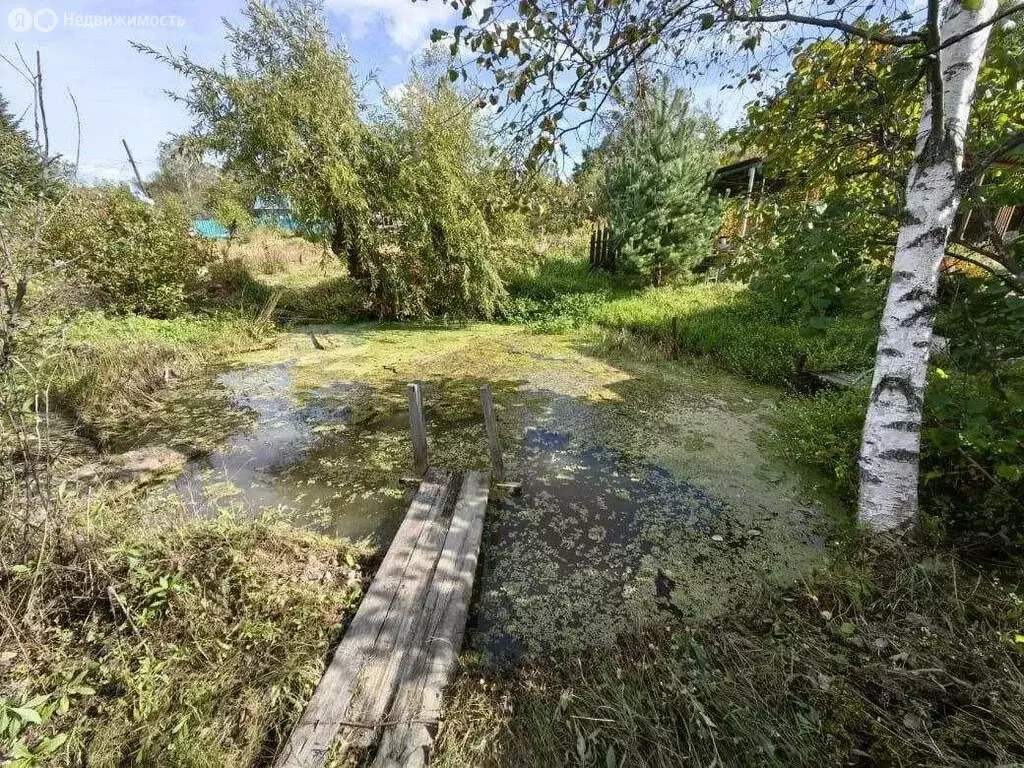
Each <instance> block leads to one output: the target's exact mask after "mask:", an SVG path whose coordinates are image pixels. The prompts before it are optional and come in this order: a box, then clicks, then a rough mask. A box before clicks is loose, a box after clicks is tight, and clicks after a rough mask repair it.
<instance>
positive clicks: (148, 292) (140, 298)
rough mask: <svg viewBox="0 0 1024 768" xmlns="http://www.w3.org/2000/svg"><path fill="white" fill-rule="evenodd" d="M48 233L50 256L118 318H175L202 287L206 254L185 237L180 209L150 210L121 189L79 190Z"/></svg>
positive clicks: (186, 225) (198, 243)
mask: <svg viewBox="0 0 1024 768" xmlns="http://www.w3.org/2000/svg"><path fill="white" fill-rule="evenodd" d="M46 234H47V236H46V241H47V248H48V249H49V250H50V252H51V255H52V257H53V258H54V259H55V260H60V261H66V262H68V263H69V264H70V266H71V269H72V274H74V275H75V276H76V278H78V279H81V280H84V281H87V282H88V284H89V285H91V286H92V287H94V288H95V289H96V292H97V294H98V295H99V297H100V301H101V303H102V305H103V306H104V307H106V308H108V309H111V310H113V311H115V312H118V313H122V314H128V313H137V314H141V315H148V316H151V317H173V316H174V315H177V314H179V313H180V312H181V311H182V310H183V309H185V307H186V305H187V303H188V301H189V300H190V299H191V298H192V297H193V296H194V295H196V293H197V291H198V290H199V289H200V288H201V286H202V284H203V282H204V279H205V266H206V264H207V263H208V261H209V260H210V257H211V251H210V249H209V248H208V246H207V245H206V244H204V243H202V242H201V241H199V240H197V239H196V238H193V237H192V236H191V235H190V233H189V219H188V217H187V216H186V215H185V212H184V210H183V209H182V208H181V207H180V206H179V205H177V204H175V203H173V202H168V203H166V204H163V205H160V206H155V207H149V206H146V205H144V204H143V203H140V202H138V201H137V200H135V199H133V198H132V196H131V195H130V194H129V193H128V192H127V190H122V189H113V188H102V189H80V190H76V191H75V192H73V193H72V195H71V197H70V198H69V200H68V201H67V202H66V203H65V204H64V205H63V206H62V207H60V208H59V209H58V212H57V214H56V216H55V218H54V219H53V221H52V222H51V223H50V225H49V227H48V230H47V233H46Z"/></svg>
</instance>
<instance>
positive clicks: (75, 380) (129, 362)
mask: <svg viewBox="0 0 1024 768" xmlns="http://www.w3.org/2000/svg"><path fill="white" fill-rule="evenodd" d="M252 331H253V325H252V320H251V318H250V317H249V315H247V314H245V313H243V312H238V311H222V312H219V313H216V314H211V315H182V316H180V317H177V318H174V319H169V320H157V319H153V318H147V317H138V316H132V315H129V316H125V317H107V316H104V315H103V314H100V313H97V312H82V313H80V314H78V315H76V317H75V318H74V320H73V321H72V322H71V323H70V325H69V326H68V329H67V343H66V345H65V346H64V347H63V348H62V350H61V352H60V353H59V354H57V355H55V356H54V357H53V359H52V360H51V361H50V363H49V365H50V367H51V368H52V371H53V374H52V375H53V378H52V381H53V384H52V387H53V391H52V393H51V401H52V403H53V404H54V405H56V406H59V407H61V408H63V409H64V410H67V411H70V413H71V414H72V415H73V416H74V417H75V418H76V419H77V420H79V421H80V422H82V423H83V424H84V425H85V426H87V427H88V428H89V429H90V430H92V431H93V433H94V437H96V438H97V439H98V440H99V441H100V442H102V434H103V430H104V424H105V423H106V422H111V421H116V420H118V419H121V420H128V419H129V418H130V417H131V416H132V414H133V413H134V412H137V411H139V410H145V409H147V408H149V407H151V406H152V403H153V399H152V398H153V396H154V394H155V393H156V392H157V391H158V390H160V389H162V388H163V387H166V386H167V385H168V384H170V383H172V382H173V381H176V380H178V379H181V378H185V377H187V376H189V375H191V374H193V373H195V372H196V371H198V370H199V369H200V368H201V367H202V366H203V365H205V364H206V363H208V362H209V361H210V360H212V359H216V358H219V357H222V356H224V355H227V354H229V353H231V352H234V351H241V350H243V349H247V348H252V347H254V346H258V345H259V344H260V343H261V341H260V338H259V337H258V336H254V335H253V333H252Z"/></svg>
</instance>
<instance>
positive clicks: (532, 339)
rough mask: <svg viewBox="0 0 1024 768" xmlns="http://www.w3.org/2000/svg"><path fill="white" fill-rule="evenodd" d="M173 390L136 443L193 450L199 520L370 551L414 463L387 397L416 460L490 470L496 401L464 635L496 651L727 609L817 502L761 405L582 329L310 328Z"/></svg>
mask: <svg viewBox="0 0 1024 768" xmlns="http://www.w3.org/2000/svg"><path fill="white" fill-rule="evenodd" d="M315 332H316V333H317V335H318V338H320V339H322V343H324V344H326V345H327V346H328V349H326V350H324V351H318V350H315V349H314V348H313V347H312V344H311V342H310V340H309V339H308V337H307V336H306V335H304V334H300V333H296V334H287V335H285V336H284V337H283V338H282V340H281V343H280V344H278V345H277V347H276V348H275V349H273V350H270V351H266V352H261V353H259V354H254V355H248V356H245V357H243V358H242V359H240V360H239V361H236V362H235V363H234V365H233V367H231V368H230V369H229V370H227V371H226V372H223V373H221V374H219V375H218V376H216V377H214V378H213V379H211V380H205V381H198V382H195V383H194V385H193V386H192V387H186V388H182V389H179V390H178V391H176V392H173V393H170V394H169V395H168V397H167V398H166V399H165V401H164V408H163V409H162V410H161V411H159V412H157V413H155V414H154V418H153V419H152V420H151V422H150V423H149V424H148V425H146V428H145V429H144V430H142V431H141V432H140V433H139V434H136V435H133V440H132V442H136V443H137V442H164V443H169V444H172V445H174V446H176V447H178V448H182V449H185V450H188V451H189V452H190V453H191V454H193V455H194V456H195V457H196V458H194V459H192V460H191V461H190V462H189V465H188V467H187V468H186V470H185V472H184V473H183V474H182V476H181V477H179V478H178V480H177V481H176V482H175V484H174V485H173V487H172V488H170V489H166V490H165V491H162V492H165V493H166V492H170V493H174V494H176V495H177V496H179V497H180V498H181V499H183V500H184V502H185V505H186V506H187V507H188V508H189V509H190V510H192V511H193V512H195V513H197V514H204V515H209V514H215V513H216V512H217V511H218V510H220V509H223V508H226V507H230V508H234V509H236V510H240V511H243V512H244V511H249V512H251V513H258V512H261V511H265V510H267V509H273V508H277V509H282V510H286V511H288V513H289V514H290V517H291V519H293V520H295V521H296V523H297V524H302V525H309V526H312V527H315V528H317V529H320V530H324V531H326V532H329V533H332V534H335V535H344V536H350V537H354V538H360V537H363V536H373V537H375V538H376V539H377V540H378V541H380V542H381V543H386V542H387V541H388V539H389V538H390V536H391V535H392V534H393V532H394V530H395V529H396V528H397V526H398V524H399V523H400V521H401V518H402V516H403V515H404V512H405V507H406V504H407V502H408V496H409V493H408V492H405V491H403V489H402V488H401V486H400V485H399V480H400V478H401V477H402V476H403V475H406V474H409V473H410V472H411V464H412V461H411V451H410V448H409V438H408V421H407V416H406V412H405V392H404V388H405V384H406V383H407V382H408V381H413V380H421V381H422V382H423V384H424V399H425V405H426V417H427V425H428V432H429V436H430V448H431V459H432V463H433V464H435V465H438V466H448V467H452V468H457V469H467V468H484V467H486V466H487V464H488V460H487V451H486V439H485V436H484V431H483V424H482V418H481V416H480V413H479V401H478V387H479V385H480V384H481V383H483V382H485V381H486V382H489V383H490V384H491V386H492V389H493V390H494V393H495V399H496V403H497V406H498V409H499V418H500V421H501V427H502V432H503V443H504V445H505V448H506V468H507V474H508V475H509V476H510V478H511V479H514V480H516V481H518V482H520V483H522V493H521V494H520V495H517V496H507V495H501V494H496V495H492V498H493V501H492V504H491V506H490V508H489V510H488V519H487V524H486V528H485V541H484V546H483V551H482V561H481V566H480V569H479V571H478V578H477V594H476V597H475V600H474V605H473V611H472V618H471V625H470V643H471V645H472V647H474V648H476V649H477V650H479V651H481V652H485V653H490V654H493V655H494V656H495V657H498V658H502V657H506V656H511V655H515V654H518V653H524V652H525V653H540V652H545V651H547V650H550V649H552V648H569V649H574V648H578V647H581V646H583V645H587V644H593V643H600V642H606V641H609V640H611V639H613V638H614V637H615V636H616V635H617V634H618V633H620V632H623V631H628V630H630V629H632V628H634V627H636V626H640V625H645V624H650V623H652V622H658V621H662V620H664V619H665V618H667V617H669V616H675V617H680V618H683V619H690V618H693V619H698V618H700V617H703V616H708V615H714V614H716V613H718V612H721V611H723V610H727V609H728V606H729V605H730V603H731V602H732V601H733V600H734V599H735V598H736V597H738V596H740V595H742V594H745V593H747V592H749V591H750V590H751V589H756V588H757V586H758V585H759V584H760V583H762V582H763V581H770V580H780V579H787V578H792V577H793V576H794V575H796V574H799V573H800V572H801V571H803V570H804V569H806V568H807V567H808V566H809V565H810V564H811V563H813V562H814V560H815V559H816V557H817V554H818V552H819V550H820V545H821V540H822V537H823V536H824V532H825V521H826V519H827V516H826V515H825V514H823V510H824V509H825V507H826V502H827V499H824V500H823V499H822V498H821V497H820V495H818V497H817V498H815V496H816V494H814V493H813V492H810V491H809V490H808V486H807V483H806V479H805V478H802V477H800V476H798V475H797V474H796V473H795V472H794V471H793V470H792V469H789V468H786V467H785V466H782V465H780V464H779V463H778V462H777V461H776V460H774V459H772V458H770V457H769V456H766V455H765V453H764V451H763V450H762V449H761V447H760V445H759V443H760V441H759V439H758V434H759V433H760V431H761V430H762V429H763V428H764V426H765V419H766V417H767V415H768V414H769V413H770V412H771V410H772V408H773V407H774V405H773V403H774V398H775V393H773V392H772V391H770V390H765V389H762V388H758V387H754V386H751V385H748V384H744V383H742V382H738V381H736V380H733V379H730V378H728V377H725V376H721V375H717V374H708V373H706V372H701V371H698V370H695V369H692V368H689V367H687V366H684V365H680V364H671V363H666V362H642V361H638V360H635V359H632V358H630V357H628V356H623V355H621V354H618V353H613V352H610V351H608V350H606V349H605V348H603V347H602V346H601V345H600V344H595V343H593V341H592V340H590V339H587V338H581V337H555V336H540V335H535V334H532V333H529V332H527V331H524V330H521V329H515V328H509V327H503V326H487V325H482V326H468V327H466V328H460V329H430V328H423V329H415V328H412V329H410V328H409V327H408V326H402V327H398V328H377V327H374V326H359V327H354V328H351V327H350V328H318V329H316V331H315Z"/></svg>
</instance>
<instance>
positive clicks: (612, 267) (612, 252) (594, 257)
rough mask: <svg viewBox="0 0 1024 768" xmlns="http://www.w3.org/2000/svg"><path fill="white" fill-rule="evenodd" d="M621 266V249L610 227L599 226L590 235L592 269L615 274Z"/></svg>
mask: <svg viewBox="0 0 1024 768" xmlns="http://www.w3.org/2000/svg"><path fill="white" fill-rule="evenodd" d="M618 266H619V248H618V246H617V245H615V240H614V238H613V237H612V232H611V230H610V229H608V227H604V226H600V225H599V226H597V227H595V228H594V231H593V232H591V233H590V268H591V269H603V270H606V271H608V272H615V271H616V270H617V269H618Z"/></svg>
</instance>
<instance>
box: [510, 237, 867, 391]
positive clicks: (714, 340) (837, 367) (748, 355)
mask: <svg viewBox="0 0 1024 768" xmlns="http://www.w3.org/2000/svg"><path fill="white" fill-rule="evenodd" d="M509 293H510V295H511V300H510V304H509V309H508V310H507V312H506V316H507V318H508V319H510V320H513V321H515V322H524V323H529V324H532V325H534V326H535V327H536V328H537V329H538V330H541V331H556V332H557V331H564V330H568V329H571V328H578V327H581V326H585V325H597V326H599V327H601V328H603V329H606V330H608V331H613V332H625V333H628V334H631V335H634V336H636V337H637V341H638V342H640V343H653V344H657V345H660V346H663V347H664V350H665V352H666V353H667V354H668V353H673V352H675V353H678V354H681V355H685V356H688V357H691V358H701V359H706V360H708V361H710V362H712V363H713V364H715V365H716V366H717V367H719V368H722V369H724V370H727V371H729V372H730V373H734V374H737V375H739V376H743V377H746V378H749V379H753V380H755V381H758V382H762V383H766V384H775V385H777V386H784V387H799V386H800V381H799V377H800V373H801V371H803V370H817V371H857V370H862V369H864V368H865V367H868V366H870V365H871V361H872V355H873V353H874V338H875V331H876V329H875V327H874V325H873V323H871V322H868V321H865V320H863V319H860V318H841V319H837V320H835V321H834V322H832V323H830V324H829V325H827V326H826V327H824V328H822V329H818V330H815V329H810V328H808V327H806V326H805V325H804V324H802V323H799V322H793V323H785V322H780V320H779V318H778V317H774V316H772V314H771V313H769V312H768V311H767V310H766V309H765V308H764V307H762V306H760V305H759V304H758V303H757V302H756V301H755V300H754V298H753V297H752V296H751V294H750V293H749V291H748V290H747V288H746V286H744V285H742V284H740V283H715V284H707V283H701V284H696V285H676V286H668V287H664V288H643V287H641V286H640V285H638V284H637V283H636V280H635V279H634V278H631V277H629V276H623V275H610V274H608V273H606V272H601V271H594V270H591V269H590V268H589V266H588V264H587V260H586V255H585V254H584V253H583V252H581V251H579V250H576V251H567V252H563V253H558V254H552V256H551V257H550V258H548V259H546V260H544V261H543V262H541V263H539V264H537V265H535V266H533V267H532V268H526V269H523V270H522V271H521V272H519V273H517V274H516V275H515V276H513V278H512V279H511V280H510V283H509ZM673 321H674V322H675V326H674V335H673Z"/></svg>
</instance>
